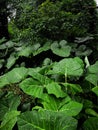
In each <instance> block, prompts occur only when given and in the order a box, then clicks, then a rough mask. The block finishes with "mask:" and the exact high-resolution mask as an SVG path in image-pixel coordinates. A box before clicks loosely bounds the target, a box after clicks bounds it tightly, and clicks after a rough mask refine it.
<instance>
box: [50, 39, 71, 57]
mask: <svg viewBox="0 0 98 130" xmlns="http://www.w3.org/2000/svg"><path fill="white" fill-rule="evenodd" d="M51 50H52V52H53V53H54V54H56V55H58V56H61V57H68V56H69V55H70V51H71V47H70V46H69V45H66V41H65V40H62V41H61V42H60V43H58V42H54V43H53V44H52V45H51Z"/></svg>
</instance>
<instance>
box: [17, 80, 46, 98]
mask: <svg viewBox="0 0 98 130" xmlns="http://www.w3.org/2000/svg"><path fill="white" fill-rule="evenodd" d="M19 86H20V88H21V89H22V90H23V91H24V92H25V93H26V94H28V95H31V96H34V97H36V98H42V97H43V96H44V93H43V90H44V86H42V85H41V84H40V82H38V81H36V80H34V79H32V78H28V79H25V80H24V81H23V82H21V83H20V84H19Z"/></svg>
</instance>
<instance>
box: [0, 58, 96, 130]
mask: <svg viewBox="0 0 98 130" xmlns="http://www.w3.org/2000/svg"><path fill="white" fill-rule="evenodd" d="M96 68H97V62H96V63H95V64H94V65H90V66H89V67H88V68H86V67H85V65H84V62H83V60H81V59H80V58H79V57H75V58H65V59H62V60H60V61H59V62H55V63H51V64H49V65H46V66H42V67H36V68H25V67H19V68H18V67H17V68H14V69H12V70H11V71H9V72H7V73H5V74H4V75H2V76H0V91H1V94H0V98H1V100H0V115H1V118H0V121H1V126H0V129H1V130H6V129H8V130H11V129H12V128H13V129H14V128H17V129H19V130H22V129H30V130H31V129H34V130H35V129H37V130H39V129H45V130H51V129H54V130H60V129H62V130H63V129H64V130H76V129H80V127H79V125H80V124H79V122H80V123H81V128H83V129H84V130H86V129H88V128H89V129H95V128H96V129H97V124H96V122H94V121H95V120H97V117H98V113H97V111H96V110H97V109H98V108H97V102H95V101H93V98H97V96H98V93H97V84H95V83H96V80H97V79H96V80H95V78H94V79H93V80H94V82H92V80H90V78H88V76H89V75H91V73H92V74H93V75H95V77H96V76H97V71H96ZM85 71H87V72H85ZM81 78H82V82H81ZM96 78H97V77H96ZM84 85H85V87H84ZM87 88H88V91H87V92H86V89H87ZM86 94H87V95H86ZM90 94H91V95H90ZM13 119H14V120H13ZM83 119H84V121H82V120H83ZM58 122H59V123H58ZM83 122H84V123H83ZM90 122H92V124H94V127H93V125H92V126H91V125H90ZM16 123H17V125H15V124H16ZM24 124H25V125H24Z"/></svg>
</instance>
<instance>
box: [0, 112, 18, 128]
mask: <svg viewBox="0 0 98 130" xmlns="http://www.w3.org/2000/svg"><path fill="white" fill-rule="evenodd" d="M19 114H20V112H19V111H15V110H12V111H9V112H7V113H6V114H5V116H4V118H3V121H2V123H1V126H0V130H12V128H13V127H14V125H15V123H16V122H17V116H18V115H19Z"/></svg>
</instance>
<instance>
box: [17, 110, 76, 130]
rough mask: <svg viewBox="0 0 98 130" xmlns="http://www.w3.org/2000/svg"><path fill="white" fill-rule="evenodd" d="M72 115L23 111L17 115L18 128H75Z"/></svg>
mask: <svg viewBox="0 0 98 130" xmlns="http://www.w3.org/2000/svg"><path fill="white" fill-rule="evenodd" d="M76 127H77V121H76V120H75V119H74V118H72V117H66V116H65V115H63V114H60V113H56V112H50V111H45V110H44V111H39V112H37V111H32V112H25V113H23V114H21V115H20V116H19V117H18V129H19V130H23V129H24V130H76Z"/></svg>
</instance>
